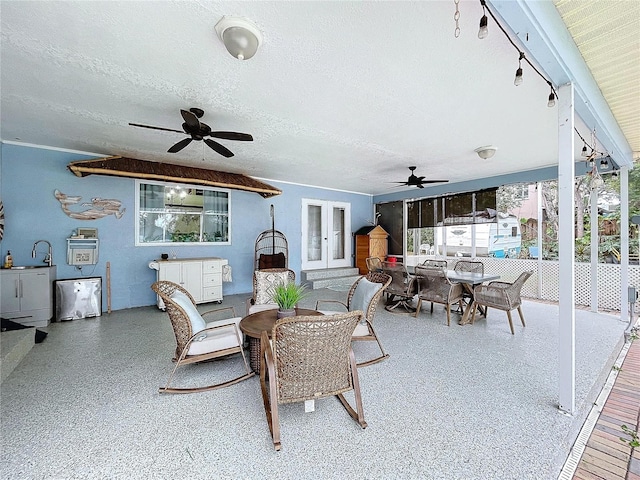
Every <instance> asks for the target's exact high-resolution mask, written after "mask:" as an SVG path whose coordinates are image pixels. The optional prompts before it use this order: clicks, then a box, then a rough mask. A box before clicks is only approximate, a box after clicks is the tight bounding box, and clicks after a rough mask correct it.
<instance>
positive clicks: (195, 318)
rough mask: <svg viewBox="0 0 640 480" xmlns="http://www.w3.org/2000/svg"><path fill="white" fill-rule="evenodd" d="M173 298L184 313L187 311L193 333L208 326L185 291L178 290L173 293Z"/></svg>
mask: <svg viewBox="0 0 640 480" xmlns="http://www.w3.org/2000/svg"><path fill="white" fill-rule="evenodd" d="M171 300H173V301H174V302H175V303H177V304H178V305H179V306H180V307H181V308H182V309H183V310H184V313H186V314H187V316H188V317H189V321H190V322H191V332H192V334H194V335H195V334H196V333H198V332H199V331H200V330H204V329H205V328H207V324H206V322H205V321H204V319H203V318H202V316H201V315H200V312H198V310H197V309H196V306H195V305H194V304H193V302H192V301H191V300H190V299H189V297H187V296H186V295H185V294H184V293H182V292H181V291H179V290H176V291H175V292H173V293H172V294H171Z"/></svg>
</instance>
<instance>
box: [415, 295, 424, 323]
mask: <svg viewBox="0 0 640 480" xmlns="http://www.w3.org/2000/svg"><path fill="white" fill-rule="evenodd" d="M420 307H422V299H421V298H420V297H418V306H417V307H416V313H414V314H413V316H414V318H418V313H419V312H420Z"/></svg>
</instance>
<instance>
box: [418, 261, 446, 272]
mask: <svg viewBox="0 0 640 480" xmlns="http://www.w3.org/2000/svg"><path fill="white" fill-rule="evenodd" d="M422 266H423V267H429V268H441V269H442V270H446V269H447V261H446V260H425V261H424V262H422Z"/></svg>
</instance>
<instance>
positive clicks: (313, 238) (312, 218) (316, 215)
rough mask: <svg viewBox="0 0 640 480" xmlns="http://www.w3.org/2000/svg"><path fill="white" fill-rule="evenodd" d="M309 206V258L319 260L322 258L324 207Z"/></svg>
mask: <svg viewBox="0 0 640 480" xmlns="http://www.w3.org/2000/svg"><path fill="white" fill-rule="evenodd" d="M307 208H308V223H309V224H308V225H307V228H308V235H307V259H308V260H309V261H317V260H321V259H322V207H321V206H319V205H309V206H308V207H307Z"/></svg>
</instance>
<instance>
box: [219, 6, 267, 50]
mask: <svg viewBox="0 0 640 480" xmlns="http://www.w3.org/2000/svg"><path fill="white" fill-rule="evenodd" d="M215 30H216V33H217V34H218V37H219V38H220V40H221V41H222V43H224V46H225V47H226V48H227V51H228V52H229V53H230V54H231V55H233V56H234V57H236V58H237V59H238V60H249V59H250V58H251V57H253V56H254V55H255V54H256V52H257V51H258V47H259V46H260V44H261V43H262V34H261V33H260V30H258V28H257V27H256V26H255V25H254V24H253V22H251V21H250V20H248V19H246V18H243V17H228V16H224V17H222V19H221V20H220V21H219V22H218V23H216V26H215Z"/></svg>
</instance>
